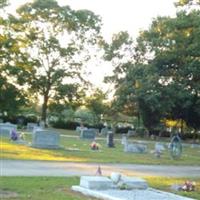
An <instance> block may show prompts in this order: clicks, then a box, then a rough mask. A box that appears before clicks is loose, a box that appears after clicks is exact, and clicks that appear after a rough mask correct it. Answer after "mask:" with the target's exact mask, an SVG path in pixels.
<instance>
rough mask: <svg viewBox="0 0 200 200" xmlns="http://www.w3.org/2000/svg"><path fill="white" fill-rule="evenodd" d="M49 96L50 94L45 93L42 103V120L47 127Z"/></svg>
mask: <svg viewBox="0 0 200 200" xmlns="http://www.w3.org/2000/svg"><path fill="white" fill-rule="evenodd" d="M48 100H49V97H48V95H44V100H43V104H42V121H43V122H44V125H45V127H47V104H48Z"/></svg>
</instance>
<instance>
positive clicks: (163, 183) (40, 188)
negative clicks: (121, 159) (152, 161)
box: [0, 177, 200, 200]
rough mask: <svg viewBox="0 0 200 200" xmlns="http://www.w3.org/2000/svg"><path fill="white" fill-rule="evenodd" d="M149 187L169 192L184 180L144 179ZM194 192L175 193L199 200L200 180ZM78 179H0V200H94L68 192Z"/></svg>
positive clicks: (197, 180)
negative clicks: (174, 185) (171, 187)
mask: <svg viewBox="0 0 200 200" xmlns="http://www.w3.org/2000/svg"><path fill="white" fill-rule="evenodd" d="M146 180H147V181H148V183H149V185H150V186H151V187H154V188H157V189H161V190H163V191H169V192H172V191H171V190H170V186H171V185H172V184H183V183H184V181H185V180H187V179H186V178H179V179H175V178H160V177H156V178H155V177H151V178H150V177H148V178H146ZM195 181H196V183H197V187H196V191H194V192H177V194H179V195H182V196H187V197H191V198H195V199H200V179H196V180H195ZM78 184H79V178H78V177H65V178H64V177H0V188H1V189H0V196H1V200H6V199H8V198H6V197H8V195H10V196H9V199H11V200H12V199H13V200H27V199H31V200H41V199H42V200H55V199H59V200H66V199H67V200H92V199H93V200H95V198H93V197H92V198H91V197H86V196H83V195H82V194H80V193H76V192H73V191H71V190H70V188H71V186H72V185H78Z"/></svg>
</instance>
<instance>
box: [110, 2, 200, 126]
mask: <svg viewBox="0 0 200 200" xmlns="http://www.w3.org/2000/svg"><path fill="white" fill-rule="evenodd" d="M191 2H192V3H194V2H193V1H190V3H191ZM184 5H185V3H184ZM193 5H194V4H193ZM198 8H199V6H198V4H196V5H195V7H194V9H188V8H187V7H186V8H185V7H184V9H183V10H182V9H180V8H179V9H180V10H179V12H177V16H176V17H173V18H172V17H158V18H156V19H155V20H153V22H152V24H151V26H150V28H149V30H146V31H143V32H141V34H140V36H139V37H138V38H137V45H135V48H134V53H133V55H134V56H133V57H132V60H131V59H130V60H128V61H127V62H126V63H124V59H122V58H121V61H120V62H119V64H118V66H117V67H116V68H115V69H118V68H119V69H122V70H123V69H125V70H124V71H120V70H118V71H117V73H115V75H116V76H117V77H120V78H118V79H116V78H115V79H113V81H114V82H115V83H117V84H118V85H119V86H118V87H117V88H116V89H117V90H116V94H117V97H118V98H117V100H118V101H121V102H122V103H123V106H128V105H129V104H130V103H131V101H132V102H133V103H132V104H131V105H132V106H134V105H137V107H138V109H139V112H140V114H141V116H142V118H143V122H144V124H145V126H146V127H147V128H148V129H149V130H151V129H154V128H155V127H156V126H157V125H159V123H160V120H161V119H163V118H174V119H182V120H184V121H186V123H187V124H188V125H189V126H191V127H193V128H198V127H199V125H200V121H199V119H200V104H199V103H200V79H199V77H200V71H199V70H200V60H199V57H200V48H199V47H200V39H199V33H200V11H199V9H198ZM125 44H126V43H125ZM132 44H133V43H132ZM123 45H124V44H122V45H121V46H120V48H121V47H122V46H123ZM112 46H113V43H112V44H111V47H112ZM120 48H118V49H120ZM108 49H110V48H108ZM113 55H114V54H113ZM115 60H116V58H115ZM117 84H116V85H117Z"/></svg>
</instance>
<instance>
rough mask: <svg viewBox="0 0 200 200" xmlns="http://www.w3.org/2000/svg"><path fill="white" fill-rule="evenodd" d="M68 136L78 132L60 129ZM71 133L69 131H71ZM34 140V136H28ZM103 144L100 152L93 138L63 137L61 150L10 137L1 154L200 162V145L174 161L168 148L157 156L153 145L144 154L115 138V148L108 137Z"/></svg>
mask: <svg viewBox="0 0 200 200" xmlns="http://www.w3.org/2000/svg"><path fill="white" fill-rule="evenodd" d="M60 132H61V133H62V134H65V135H69V136H71V135H77V133H75V132H74V131H65V130H60ZM68 133H69V134H68ZM26 140H28V141H29V142H31V140H32V139H31V136H30V135H28V136H26ZM97 142H98V143H100V145H101V148H100V151H92V150H91V149H90V143H91V141H88V140H80V139H79V138H73V137H61V141H60V145H61V146H62V148H61V149H58V150H47V149H36V148H31V147H29V146H25V145H19V144H15V143H14V142H10V141H9V140H8V139H7V138H1V153H0V157H1V158H3V159H21V160H52V161H69V162H95V163H134V164H157V165H200V156H199V155H200V149H199V148H190V147H184V148H183V155H182V157H181V159H179V160H173V159H171V157H170V154H169V152H168V151H167V150H166V151H165V152H164V153H163V155H162V156H161V158H160V159H158V158H156V157H155V155H154V154H152V153H151V151H152V150H153V149H154V144H152V143H151V144H148V152H147V153H145V154H134V153H125V152H123V146H122V145H121V141H120V140H118V141H115V145H116V147H115V148H108V147H107V146H106V139H105V138H104V139H102V138H101V139H100V140H97Z"/></svg>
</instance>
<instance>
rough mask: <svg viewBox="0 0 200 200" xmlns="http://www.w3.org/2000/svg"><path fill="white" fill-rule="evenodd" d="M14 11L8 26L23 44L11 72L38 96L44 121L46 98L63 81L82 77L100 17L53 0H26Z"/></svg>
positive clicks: (65, 82) (49, 97) (95, 38)
mask: <svg viewBox="0 0 200 200" xmlns="http://www.w3.org/2000/svg"><path fill="white" fill-rule="evenodd" d="M17 13H18V18H17V19H16V21H15V23H12V24H11V26H13V27H15V31H16V34H17V35H20V36H21V38H23V40H25V41H26V43H27V44H26V45H25V46H24V47H22V48H21V53H22V55H23V56H22V57H21V58H20V59H19V60H18V62H17V63H16V65H17V66H18V68H15V72H16V74H17V77H18V81H19V83H20V84H22V85H27V87H29V89H30V91H31V92H32V93H36V94H37V95H39V96H42V98H43V103H42V115H41V119H42V120H43V121H44V122H45V123H46V117H47V108H48V103H49V100H50V99H54V97H56V96H57V95H59V94H58V93H59V92H60V91H61V90H62V88H63V87H64V85H66V84H73V83H75V82H78V81H79V82H80V80H81V81H82V80H83V78H82V75H81V69H82V66H83V64H84V62H86V61H87V60H88V59H89V58H90V56H89V51H90V48H91V47H92V46H94V45H95V44H96V43H97V40H98V38H99V31H100V19H99V17H98V16H96V15H95V14H94V13H93V12H91V11H88V10H77V11H75V10H72V9H71V8H70V7H69V6H63V7H62V6H59V5H58V3H57V2H56V1H54V0H45V1H43V0H36V1H34V2H33V3H27V4H25V5H23V6H21V7H20V8H19V9H18V10H17ZM26 54H28V57H26V58H27V59H24V55H26ZM66 89H67V87H66Z"/></svg>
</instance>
